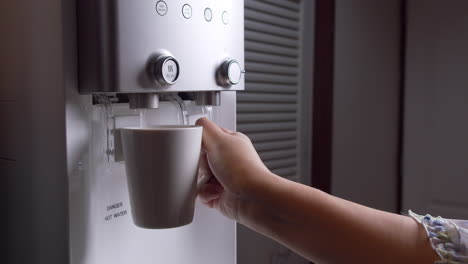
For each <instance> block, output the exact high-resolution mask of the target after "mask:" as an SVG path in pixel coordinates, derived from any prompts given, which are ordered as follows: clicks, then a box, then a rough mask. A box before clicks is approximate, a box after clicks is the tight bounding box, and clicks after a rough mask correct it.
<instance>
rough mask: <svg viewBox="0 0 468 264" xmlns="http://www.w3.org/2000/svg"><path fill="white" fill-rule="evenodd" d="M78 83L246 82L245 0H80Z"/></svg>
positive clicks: (106, 86)
mask: <svg viewBox="0 0 468 264" xmlns="http://www.w3.org/2000/svg"><path fill="white" fill-rule="evenodd" d="M77 9H78V61H79V89H80V93H82V94H90V93H155V92H156V93H159V92H196V91H227V90H243V89H244V74H243V73H244V67H245V66H244V22H243V21H244V3H243V1H242V0H234V1H233V0H191V1H188V0H187V1H175V0H165V1H163V0H153V1H148V0H115V1H108V0H80V1H77Z"/></svg>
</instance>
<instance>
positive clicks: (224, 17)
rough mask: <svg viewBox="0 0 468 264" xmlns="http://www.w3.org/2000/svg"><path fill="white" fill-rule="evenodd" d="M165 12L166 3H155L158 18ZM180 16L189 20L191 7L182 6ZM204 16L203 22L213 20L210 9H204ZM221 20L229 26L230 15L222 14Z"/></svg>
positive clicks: (187, 5) (225, 12)
mask: <svg viewBox="0 0 468 264" xmlns="http://www.w3.org/2000/svg"><path fill="white" fill-rule="evenodd" d="M167 11H168V7H167V4H166V2H164V1H158V2H157V3H156V12H157V13H158V14H159V15H160V16H164V15H166V14H167ZM182 15H183V16H184V17H185V18H186V19H189V18H191V17H192V7H191V6H190V5H189V4H185V5H183V6H182ZM204 16H205V20H206V21H208V22H210V21H211V20H212V19H213V12H212V11H211V9H210V8H205V11H204ZM221 18H222V21H223V23H224V24H225V25H227V24H229V19H230V15H229V13H228V12H227V11H224V12H223V14H222V17H221Z"/></svg>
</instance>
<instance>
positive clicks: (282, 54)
mask: <svg viewBox="0 0 468 264" xmlns="http://www.w3.org/2000/svg"><path fill="white" fill-rule="evenodd" d="M244 3H245V68H246V76H245V78H246V83H245V85H246V86H245V91H242V92H239V93H238V94H237V127H238V130H239V131H240V132H242V133H245V134H246V135H248V136H249V137H250V139H251V140H252V142H253V144H254V146H255V148H256V150H257V151H258V152H259V155H260V157H261V158H262V160H263V161H264V162H265V164H266V166H267V167H268V168H269V169H270V170H271V171H272V172H274V173H275V174H278V175H280V176H282V177H285V178H288V179H291V180H295V181H299V180H300V178H299V175H300V172H299V168H300V166H299V162H300V154H299V153H300V152H299V147H300V146H299V144H300V142H299V141H300V140H299V138H300V137H299V131H300V123H299V120H300V119H299V117H298V115H299V109H300V106H299V102H300V100H299V98H298V97H299V87H300V78H301V76H300V65H299V64H300V55H301V28H300V27H301V21H300V19H301V11H300V10H301V8H300V6H301V1H300V0H245V2H244Z"/></svg>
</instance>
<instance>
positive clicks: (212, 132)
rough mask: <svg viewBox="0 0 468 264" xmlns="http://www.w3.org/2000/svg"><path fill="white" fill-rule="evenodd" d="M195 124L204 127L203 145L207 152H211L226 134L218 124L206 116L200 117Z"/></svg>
mask: <svg viewBox="0 0 468 264" xmlns="http://www.w3.org/2000/svg"><path fill="white" fill-rule="evenodd" d="M195 125H197V126H202V127H203V135H202V146H203V149H205V151H206V152H210V151H211V150H212V149H213V148H214V147H215V146H216V144H217V142H218V141H219V140H220V139H221V138H222V136H223V135H224V134H225V133H224V131H223V130H222V129H221V128H220V127H219V126H218V125H216V124H215V123H213V122H212V121H210V120H209V119H208V118H206V117H203V118H200V119H198V120H197V122H196V123H195Z"/></svg>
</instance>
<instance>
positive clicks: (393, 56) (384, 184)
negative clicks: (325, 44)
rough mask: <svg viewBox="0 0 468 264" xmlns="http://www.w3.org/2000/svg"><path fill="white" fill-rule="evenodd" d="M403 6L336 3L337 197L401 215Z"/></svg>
mask: <svg viewBox="0 0 468 264" xmlns="http://www.w3.org/2000/svg"><path fill="white" fill-rule="evenodd" d="M400 8H401V6H400V1H398V0H391V1H374V0H356V1H346V0H341V1H340V0H338V1H336V22H335V23H336V31H335V62H334V64H335V72H334V75H335V79H334V117H333V118H334V121H333V149H332V152H333V154H332V164H333V168H332V186H331V189H332V193H333V194H334V195H337V196H340V197H342V198H346V199H349V200H352V201H355V202H358V203H361V204H365V205H368V206H372V207H375V208H379V209H384V210H388V211H395V210H397V173H398V172H397V161H398V156H397V154H398V122H399V121H398V120H399V119H398V116H399V87H400V85H399V82H400V81H399V80H400V79H399V78H400V72H399V71H400V70H399V67H400V59H399V58H400V33H401V30H400V18H401V16H400V12H401V9H400Z"/></svg>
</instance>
